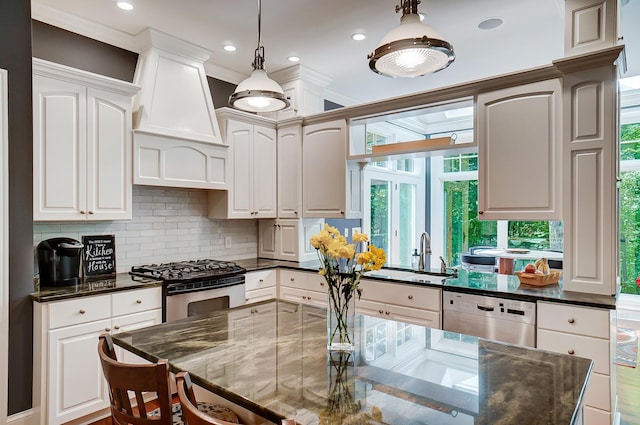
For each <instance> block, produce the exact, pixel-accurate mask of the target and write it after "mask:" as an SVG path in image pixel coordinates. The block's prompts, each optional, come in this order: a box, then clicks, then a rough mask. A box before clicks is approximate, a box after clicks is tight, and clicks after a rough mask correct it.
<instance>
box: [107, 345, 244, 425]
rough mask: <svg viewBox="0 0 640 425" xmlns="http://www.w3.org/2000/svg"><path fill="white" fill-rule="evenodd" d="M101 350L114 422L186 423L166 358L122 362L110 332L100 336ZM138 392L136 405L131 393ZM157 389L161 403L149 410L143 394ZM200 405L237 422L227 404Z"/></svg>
mask: <svg viewBox="0 0 640 425" xmlns="http://www.w3.org/2000/svg"><path fill="white" fill-rule="evenodd" d="M98 354H99V356H100V362H101V364H102V371H103V373H104V377H105V379H106V380H107V383H108V385H109V399H110V401H111V418H112V419H113V422H114V424H115V425H128V424H132V425H184V421H183V419H182V416H183V412H182V408H181V405H180V403H175V404H173V405H172V403H171V393H170V389H169V388H170V387H169V366H168V364H167V361H166V360H164V359H161V360H158V363H156V364H129V363H122V362H119V361H118V359H117V358H116V354H115V351H114V347H113V341H112V340H111V336H110V335H109V334H104V335H101V336H100V340H99V342H98ZM131 393H133V395H134V396H135V403H134V404H135V407H134V406H132V405H131V399H130V398H129V396H130V394H131ZM144 393H155V394H156V397H157V402H158V404H159V406H160V407H158V408H156V409H154V410H150V411H147V406H146V405H145V402H144V399H143V395H144ZM199 407H200V408H202V409H203V410H206V411H209V412H212V414H218V415H219V416H220V417H221V418H224V419H225V420H227V422H223V423H225V424H226V423H236V424H237V423H238V417H237V416H236V414H235V413H234V412H233V411H232V410H231V409H228V408H227V407H224V406H218V405H213V404H210V403H200V405H199Z"/></svg>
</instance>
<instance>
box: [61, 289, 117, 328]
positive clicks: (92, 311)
mask: <svg viewBox="0 0 640 425" xmlns="http://www.w3.org/2000/svg"><path fill="white" fill-rule="evenodd" d="M110 317H111V296H110V295H100V296H96V297H83V298H76V299H73V300H67V301H60V302H55V303H51V304H50V305H49V329H55V328H59V327H61V326H70V325H78V324H80V323H87V322H92V321H94V320H100V319H108V318H110Z"/></svg>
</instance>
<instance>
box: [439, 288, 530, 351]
mask: <svg viewBox="0 0 640 425" xmlns="http://www.w3.org/2000/svg"><path fill="white" fill-rule="evenodd" d="M442 304H443V305H442V310H443V318H442V328H443V329H444V330H445V331H452V332H458V333H462V334H467V335H473V336H479V337H482V338H487V339H493V340H496V341H502V342H508V343H511V344H517V345H524V346H527V347H535V343H536V303H534V302H527V301H518V300H510V299H505V298H495V297H487V296H482V295H474V294H462V293H458V292H449V291H443V292H442Z"/></svg>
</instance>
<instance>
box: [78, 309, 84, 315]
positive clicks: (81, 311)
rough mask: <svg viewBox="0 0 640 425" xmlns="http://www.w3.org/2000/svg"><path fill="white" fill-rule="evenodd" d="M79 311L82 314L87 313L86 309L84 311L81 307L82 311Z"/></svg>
mask: <svg viewBox="0 0 640 425" xmlns="http://www.w3.org/2000/svg"><path fill="white" fill-rule="evenodd" d="M78 313H80V314H85V313H86V311H84V310H83V309H80V311H79V312H78Z"/></svg>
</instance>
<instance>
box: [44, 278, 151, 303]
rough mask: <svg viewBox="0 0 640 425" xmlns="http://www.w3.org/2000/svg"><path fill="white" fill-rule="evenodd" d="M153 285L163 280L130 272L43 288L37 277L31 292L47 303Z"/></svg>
mask: <svg viewBox="0 0 640 425" xmlns="http://www.w3.org/2000/svg"><path fill="white" fill-rule="evenodd" d="M152 286H162V282H161V281H159V280H155V279H149V278H144V277H138V276H131V275H129V273H118V274H116V275H115V277H109V278H102V279H96V278H93V279H82V280H81V281H80V283H79V284H78V285H75V286H66V287H58V288H44V287H43V288H41V287H40V282H39V279H35V281H34V287H35V292H33V293H32V294H31V299H33V300H34V301H36V302H39V303H45V302H51V301H61V300H65V299H70V298H78V297H87V296H92V295H103V294H107V293H110V292H117V291H127V290H131V289H140V288H145V287H152Z"/></svg>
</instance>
